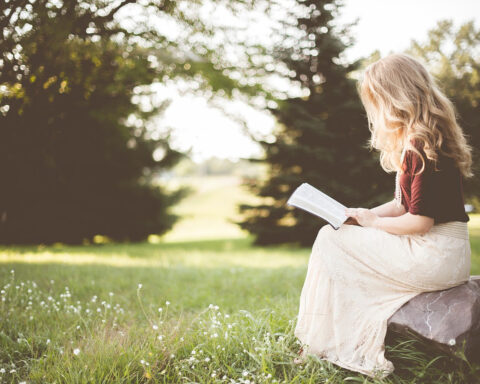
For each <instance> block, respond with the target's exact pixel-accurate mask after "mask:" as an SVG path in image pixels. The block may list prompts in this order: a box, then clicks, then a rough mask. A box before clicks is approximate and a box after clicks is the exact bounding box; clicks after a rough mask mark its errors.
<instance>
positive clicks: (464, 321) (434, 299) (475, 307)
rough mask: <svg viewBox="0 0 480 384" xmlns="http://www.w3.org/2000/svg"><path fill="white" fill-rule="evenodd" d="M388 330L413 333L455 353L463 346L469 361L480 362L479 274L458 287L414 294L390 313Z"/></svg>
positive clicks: (457, 353)
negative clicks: (414, 295) (395, 310)
mask: <svg viewBox="0 0 480 384" xmlns="http://www.w3.org/2000/svg"><path fill="white" fill-rule="evenodd" d="M388 330H389V331H393V332H396V333H400V334H403V335H409V334H414V335H416V336H418V337H419V338H420V339H423V340H426V341H427V342H428V344H431V345H433V346H435V347H437V348H439V349H440V350H442V351H444V352H447V353H449V354H451V355H453V356H457V357H458V356H459V352H460V351H462V350H463V347H464V348H465V349H464V350H463V351H464V353H465V357H466V358H467V359H468V360H469V361H472V362H480V275H478V276H471V277H470V280H469V281H468V282H466V283H465V284H462V285H459V286H457V287H454V288H450V289H446V290H444V291H436V292H425V293H421V294H420V295H418V296H416V297H414V298H413V299H412V300H410V301H409V302H407V303H406V304H404V305H403V306H402V307H401V308H400V309H399V310H398V311H397V312H395V313H394V314H393V315H392V317H390V319H389V320H388Z"/></svg>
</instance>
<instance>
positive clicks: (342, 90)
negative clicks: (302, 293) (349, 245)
mask: <svg viewBox="0 0 480 384" xmlns="http://www.w3.org/2000/svg"><path fill="white" fill-rule="evenodd" d="M341 5H342V4H341V3H339V2H336V1H333V0H305V1H300V0H298V6H299V7H295V9H293V10H292V12H291V14H290V16H291V18H290V19H293V20H294V22H293V23H289V24H285V25H284V28H283V38H281V39H279V41H285V42H289V43H290V44H289V46H288V47H285V46H279V47H276V48H275V50H274V52H273V55H274V57H275V59H276V60H277V61H278V63H282V64H284V65H285V66H286V67H287V68H288V73H289V74H292V75H293V80H294V81H297V82H298V83H299V84H301V87H302V89H303V90H305V91H306V93H307V95H306V96H304V97H290V98H287V99H284V100H276V103H277V106H276V107H275V108H269V110H270V111H271V112H272V114H273V115H274V116H275V117H276V119H277V121H278V124H277V126H276V130H275V132H274V135H275V136H276V140H275V141H274V142H270V141H267V140H260V144H261V145H262V146H263V148H264V149H265V158H263V159H250V161H253V162H263V163H267V164H268V166H269V173H268V177H267V179H266V180H258V183H256V184H255V185H253V186H251V191H252V192H253V193H254V194H256V195H258V196H261V197H264V198H265V199H264V200H265V202H264V203H262V204H259V205H250V204H241V205H240V206H239V211H240V212H241V213H243V214H244V217H245V219H244V220H243V221H241V222H237V224H239V225H240V226H241V227H242V228H244V229H246V230H248V231H250V232H251V233H252V234H254V235H255V244H273V243H289V242H292V243H299V244H301V245H305V246H311V244H312V242H313V241H314V239H315V236H316V234H317V233H318V230H319V229H320V227H321V226H322V225H324V224H326V221H324V220H323V219H320V218H319V217H317V216H314V215H311V214H309V213H307V212H305V211H303V210H301V209H298V208H294V207H290V206H287V205H286V201H287V199H288V197H289V196H290V195H291V194H292V193H293V191H294V190H295V188H297V187H298V186H299V185H300V184H302V183H303V182H306V183H309V184H311V185H313V186H314V187H316V188H318V189H320V190H321V191H323V192H324V193H326V194H328V195H330V196H331V197H333V198H334V199H336V200H338V201H339V202H341V203H342V204H344V205H346V206H347V207H366V208H370V207H373V206H374V205H378V204H382V203H384V202H386V201H388V200H391V199H393V194H394V176H393V175H389V174H387V173H386V172H385V171H384V170H383V169H382V168H381V166H380V162H379V158H378V153H376V152H371V151H369V150H368V138H369V137H370V131H369V129H368V125H367V119H366V114H365V112H364V109H363V106H362V104H361V101H360V98H359V96H358V93H357V89H356V81H355V80H354V79H353V78H352V74H353V73H354V71H356V70H358V69H359V67H360V65H361V62H360V61H359V60H358V61H356V62H355V63H352V64H342V52H343V51H344V50H345V49H346V48H347V47H348V46H350V45H351V38H350V41H345V39H347V40H348V38H349V37H350V36H349V31H348V28H344V29H343V30H341V31H336V30H335V28H333V26H332V23H333V20H334V18H335V15H336V13H337V12H338V10H339V8H340V7H341ZM292 31H293V32H295V33H293V32H292ZM279 33H282V32H281V31H279ZM298 35H299V37H298V38H295V37H294V36H298ZM292 39H296V40H295V41H294V42H293V43H292Z"/></svg>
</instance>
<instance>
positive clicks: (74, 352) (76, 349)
mask: <svg viewBox="0 0 480 384" xmlns="http://www.w3.org/2000/svg"><path fill="white" fill-rule="evenodd" d="M79 353H80V348H75V349H74V350H73V354H74V355H75V356H77V355H78V354H79Z"/></svg>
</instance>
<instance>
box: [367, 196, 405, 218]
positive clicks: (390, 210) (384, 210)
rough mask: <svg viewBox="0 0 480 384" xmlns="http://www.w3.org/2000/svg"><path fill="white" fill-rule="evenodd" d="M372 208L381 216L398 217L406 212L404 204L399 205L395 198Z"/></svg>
mask: <svg viewBox="0 0 480 384" xmlns="http://www.w3.org/2000/svg"><path fill="white" fill-rule="evenodd" d="M370 210H371V211H372V212H373V213H375V214H376V215H377V216H379V217H397V216H400V215H403V214H404V213H405V212H406V211H405V208H404V206H403V205H401V206H400V207H397V204H396V203H395V200H392V201H389V202H388V203H385V204H382V205H379V206H378V207H375V208H370Z"/></svg>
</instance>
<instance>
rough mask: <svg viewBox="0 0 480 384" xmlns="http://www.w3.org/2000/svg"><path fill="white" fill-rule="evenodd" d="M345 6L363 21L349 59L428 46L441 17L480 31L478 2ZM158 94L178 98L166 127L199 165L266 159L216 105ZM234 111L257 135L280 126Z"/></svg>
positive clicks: (376, 0)
mask: <svg viewBox="0 0 480 384" xmlns="http://www.w3.org/2000/svg"><path fill="white" fill-rule="evenodd" d="M343 4H344V6H343V7H342V8H341V10H340V17H339V18H338V19H337V20H338V22H339V23H342V22H344V23H349V22H352V21H354V20H355V19H357V18H358V23H357V24H356V26H354V27H353V28H352V31H353V32H354V35H355V40H356V42H355V45H354V46H352V47H350V48H349V49H347V50H346V51H345V57H346V58H347V59H348V60H355V59H356V58H359V57H362V56H368V55H369V54H370V53H372V52H373V51H375V50H379V51H380V53H381V56H382V57H383V56H385V55H387V54H389V53H393V52H399V51H402V50H404V49H406V48H407V47H408V46H409V45H410V43H411V40H412V39H415V40H417V41H420V42H423V41H425V39H426V37H427V31H428V30H429V29H431V28H434V27H435V25H436V23H437V21H438V20H441V19H446V18H448V19H452V20H453V22H454V26H455V27H458V26H459V25H461V24H462V23H464V22H466V21H470V20H474V22H475V25H476V28H479V27H480V23H479V19H480V1H475V0H456V1H452V0H436V1H434V0H421V1H419V0H403V1H398V0H362V1H360V0H344V1H343ZM259 25H262V24H259ZM158 92H159V94H162V95H164V96H166V97H168V98H171V99H172V103H171V104H170V106H169V107H168V109H167V110H166V111H165V112H164V114H163V116H162V118H161V120H160V121H161V123H160V124H161V125H162V126H168V127H171V129H172V136H171V137H172V140H171V145H172V147H174V148H175V149H178V150H181V151H185V150H187V149H190V150H191V157H192V159H193V160H194V161H196V162H200V161H202V160H203V159H205V158H208V157H210V156H216V157H220V158H226V159H230V160H233V161H236V160H237V159H239V158H242V157H261V156H262V149H261V147H260V145H259V144H257V143H255V142H254V141H252V140H251V139H250V138H249V137H248V136H247V135H245V133H244V132H243V128H242V127H241V126H240V125H239V124H237V123H236V122H234V121H232V120H231V119H230V118H228V117H227V116H224V115H223V114H222V112H221V111H220V110H219V109H216V108H212V107H210V106H209V105H208V104H207V103H206V101H205V100H204V99H202V98H199V97H193V96H189V95H184V94H179V93H178V92H177V91H176V90H175V89H174V88H163V89H159V90H158ZM228 108H229V110H234V111H236V112H237V113H240V114H241V115H242V116H244V117H245V119H247V121H248V128H249V131H251V132H258V133H260V134H267V133H269V132H271V130H272V129H273V127H274V124H275V121H274V119H273V118H272V117H271V116H269V114H267V113H266V112H259V111H257V110H255V109H253V108H251V107H249V106H248V105H246V104H244V103H241V102H231V103H228ZM185 111H188V113H185Z"/></svg>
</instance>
